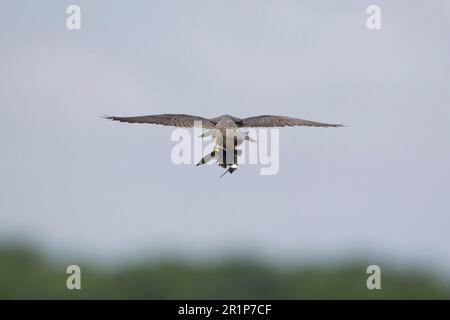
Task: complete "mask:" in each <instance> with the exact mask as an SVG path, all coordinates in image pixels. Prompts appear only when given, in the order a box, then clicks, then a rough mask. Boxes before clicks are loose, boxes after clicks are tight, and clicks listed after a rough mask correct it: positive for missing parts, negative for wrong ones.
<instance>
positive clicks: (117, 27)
mask: <svg viewBox="0 0 450 320" xmlns="http://www.w3.org/2000/svg"><path fill="white" fill-rule="evenodd" d="M69 4H78V5H79V6H80V7H81V12H82V17H81V18H82V29H81V30H79V31H70V30H68V29H67V28H66V18H67V16H68V15H67V14H66V13H65V11H66V8H67V6H68V5H69ZM370 4H377V5H379V6H380V7H381V18H382V25H381V30H378V31H369V30H368V29H367V27H366V18H367V14H366V8H367V7H368V6H369V5H370ZM449 31H450V5H449V4H448V1H445V0H442V1H426V2H425V1H406V0H405V1H376V2H374V1H359V0H353V1H331V0H330V1H278V0H277V1H275V0H271V1H256V0H255V1H228V0H227V1H206V0H205V1H181V0H180V1H80V0H78V1H39V2H37V1H23V0H22V1H8V2H3V3H2V5H1V11H0V39H1V41H0V111H1V117H0V147H1V151H0V177H1V178H0V235H2V236H4V237H6V236H20V237H26V238H28V239H31V240H33V241H34V242H35V243H37V244H39V245H42V246H44V247H46V248H51V249H57V250H61V251H67V252H70V251H76V252H81V253H84V254H89V255H92V256H95V257H113V258H118V257H123V256H124V255H127V254H130V253H142V250H145V252H146V253H148V254H152V253H161V252H167V251H175V252H179V253H184V254H186V255H190V254H194V253H195V254H199V255H204V256H211V255H222V254H227V253H230V252H234V251H236V250H238V251H240V252H244V253H245V254H250V255H262V256H268V257H271V259H272V260H277V259H286V258H288V259H291V258H295V259H300V260H301V259H303V258H305V259H306V258H307V257H311V255H317V256H330V255H333V256H337V257H339V256H340V255H341V254H344V253H348V252H360V253H365V254H367V255H369V256H371V255H373V256H379V255H381V256H390V257H391V258H392V259H400V260H405V261H406V260H408V259H419V260H427V261H432V262H433V263H434V264H435V265H436V266H443V267H445V266H450V250H449V245H450V233H449V225H450V194H449V191H450V169H449V165H450V147H449V138H450V90H449V83H450V58H449V57H450V42H449ZM158 113H189V114H195V115H200V116H205V117H214V116H218V115H221V114H224V113H229V114H232V115H235V116H238V117H245V116H251V115H257V114H283V115H289V116H295V117H302V118H306V119H310V120H316V121H322V122H332V123H333V122H334V123H345V124H347V125H349V126H348V127H346V128H339V129H323V128H308V127H298V128H284V129H282V130H280V144H281V145H280V170H279V173H278V174H277V175H274V176H261V175H260V174H259V166H258V165H246V166H242V167H240V168H239V170H238V171H237V172H236V173H235V174H233V175H230V176H226V177H224V178H222V179H219V178H218V176H219V175H220V174H221V173H222V171H223V170H222V169H221V168H219V167H217V166H204V167H195V166H194V165H181V166H176V165H174V164H173V163H172V161H171V159H170V152H171V149H172V147H173V146H174V142H171V141H170V135H171V132H172V129H171V128H169V127H161V126H151V125H129V124H121V123H113V122H109V121H106V120H103V119H101V118H99V115H101V114H109V115H143V114H158Z"/></svg>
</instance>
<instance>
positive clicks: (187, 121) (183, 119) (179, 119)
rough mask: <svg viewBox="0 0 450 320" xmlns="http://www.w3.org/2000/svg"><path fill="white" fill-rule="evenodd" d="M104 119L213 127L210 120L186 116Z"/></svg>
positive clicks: (167, 115)
mask: <svg viewBox="0 0 450 320" xmlns="http://www.w3.org/2000/svg"><path fill="white" fill-rule="evenodd" d="M104 118H105V119H109V120H114V121H120V122H128V123H150V124H159V125H163V126H173V127H184V128H192V127H193V126H194V122H195V121H201V122H202V127H203V128H208V129H212V128H214V127H215V123H214V122H213V121H211V120H210V119H206V118H202V117H197V116H191V115H188V114H157V115H150V116H137V117H114V116H112V117H110V116H106V117H104Z"/></svg>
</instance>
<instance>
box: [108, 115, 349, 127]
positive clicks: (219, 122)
mask: <svg viewBox="0 0 450 320" xmlns="http://www.w3.org/2000/svg"><path fill="white" fill-rule="evenodd" d="M105 118H106V119H110V120H115V121H120V122H128V123H151V124H160V125H163V126H174V127H185V128H192V127H193V126H194V122H195V121H201V123H202V127H203V128H206V129H219V130H223V129H231V128H258V127H260V128H262V127H265V128H267V127H293V126H308V127H342V124H330V123H323V122H315V121H309V120H303V119H299V118H292V117H285V116H274V115H263V116H256V117H249V118H244V119H240V118H237V117H233V116H230V115H222V116H220V117H217V118H212V119H207V118H202V117H197V116H191V115H188V114H158V115H151V116H138V117H105Z"/></svg>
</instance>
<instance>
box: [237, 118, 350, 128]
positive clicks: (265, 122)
mask: <svg viewBox="0 0 450 320" xmlns="http://www.w3.org/2000/svg"><path fill="white" fill-rule="evenodd" d="M237 124H238V126H239V127H246V128H256V127H293V126H307V127H342V126H343V125H342V124H330V123H322V122H315V121H309V120H303V119H299V118H292V117H285V116H272V115H263V116H256V117H249V118H245V119H241V120H240V121H239V122H237Z"/></svg>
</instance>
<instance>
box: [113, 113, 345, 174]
mask: <svg viewBox="0 0 450 320" xmlns="http://www.w3.org/2000/svg"><path fill="white" fill-rule="evenodd" d="M105 118H106V119H110V120H115V121H120V122H128V123H150V124H159V125H163V126H174V127H185V128H192V127H193V126H194V125H196V124H197V123H201V127H202V128H204V129H208V130H207V131H206V132H205V133H203V134H202V135H201V137H206V136H212V137H213V138H214V142H215V146H214V148H213V151H212V152H211V153H210V154H207V155H206V156H205V157H203V159H201V160H200V162H199V163H198V164H197V165H201V164H205V163H208V162H210V161H212V160H217V162H218V163H219V165H220V166H222V167H223V168H227V169H228V170H227V171H225V173H226V172H229V173H230V174H231V173H233V172H234V171H235V170H236V169H237V168H238V165H237V157H238V153H236V152H235V151H240V150H237V149H236V148H237V147H238V146H239V145H240V144H241V143H242V142H243V141H244V140H248V141H251V142H255V141H254V140H253V139H252V138H250V137H249V135H248V132H244V131H242V130H241V128H269V127H270V128H274V127H293V126H308V127H325V128H327V127H342V125H341V124H330V123H323V122H315V121H309V120H303V119H299V118H292V117H285V116H273V115H262V116H256V117H249V118H244V119H240V118H237V117H233V116H230V115H222V116H220V117H217V118H212V119H207V118H202V117H197V116H191V115H188V114H158V115H150V116H138V117H109V116H106V117H105ZM226 155H228V156H229V155H231V156H230V157H229V158H231V161H228V156H226Z"/></svg>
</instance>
